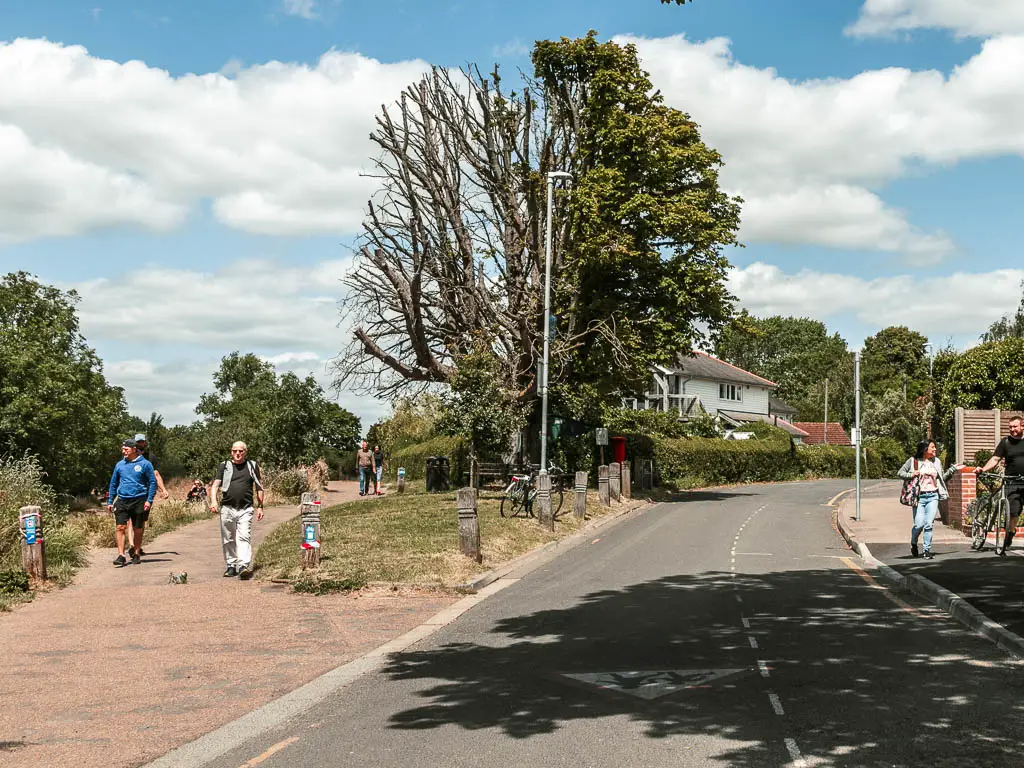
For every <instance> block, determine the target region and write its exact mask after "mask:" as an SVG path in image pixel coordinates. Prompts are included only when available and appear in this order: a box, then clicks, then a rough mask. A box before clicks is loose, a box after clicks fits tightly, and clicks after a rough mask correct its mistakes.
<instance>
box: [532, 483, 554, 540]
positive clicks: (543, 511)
mask: <svg viewBox="0 0 1024 768" xmlns="http://www.w3.org/2000/svg"><path fill="white" fill-rule="evenodd" d="M533 503H534V504H536V505H537V522H538V523H540V524H541V525H542V526H544V527H545V528H547V529H548V530H549V531H553V530H555V516H554V515H552V514H551V475H549V474H548V473H547V472H542V473H540V474H539V475H537V498H536V499H534V501H533Z"/></svg>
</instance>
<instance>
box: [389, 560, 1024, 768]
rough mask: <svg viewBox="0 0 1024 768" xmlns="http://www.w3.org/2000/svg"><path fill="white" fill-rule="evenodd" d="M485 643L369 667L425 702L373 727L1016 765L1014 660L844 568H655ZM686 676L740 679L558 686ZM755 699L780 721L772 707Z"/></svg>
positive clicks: (745, 755) (725, 753) (872, 760)
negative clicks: (700, 740) (598, 729)
mask: <svg viewBox="0 0 1024 768" xmlns="http://www.w3.org/2000/svg"><path fill="white" fill-rule="evenodd" d="M529 585H530V581H529V578H527V579H524V580H523V581H521V582H520V583H519V584H518V585H516V587H513V589H523V588H525V589H529ZM737 597H738V598H739V599H737ZM472 616H473V614H469V615H468V616H467V618H471V617H472ZM743 618H745V619H746V620H747V621H748V622H749V624H750V629H749V630H748V629H746V628H745V627H744V626H743V624H742V623H741V621H742V619H743ZM485 637H486V640H484V641H483V642H484V643H486V644H474V643H457V644H449V645H446V646H443V647H441V648H438V649H434V650H424V651H414V652H407V653H401V654H397V655H396V656H394V657H392V658H391V660H390V661H389V663H388V665H387V667H386V669H385V672H386V674H387V675H389V676H390V677H391V678H392V679H394V680H409V681H417V685H418V691H417V694H416V695H418V696H420V697H422V699H424V700H425V701H424V703H423V704H422V705H421V706H417V707H414V708H410V709H406V710H404V711H400V712H397V713H395V714H394V715H393V716H392V718H391V721H390V727H392V728H395V729H404V730H410V729H411V730H423V729H434V728H441V727H442V726H446V725H450V724H455V725H458V726H461V727H463V728H465V729H468V730H478V729H499V730H500V731H502V732H503V733H504V734H506V735H507V736H509V737H512V738H514V739H528V738H531V737H534V736H539V735H542V734H549V733H553V732H555V731H557V730H558V729H559V728H560V727H561V725H562V724H564V723H567V722H569V721H573V720H582V719H600V718H613V717H620V718H621V717H627V718H629V719H630V720H632V721H634V722H640V723H643V725H644V733H645V734H646V736H647V737H649V738H651V739H663V738H666V737H674V736H691V735H692V736H711V737H716V738H717V739H719V740H721V741H720V742H719V744H723V743H724V745H725V746H724V747H722V749H721V751H720V752H719V753H718V754H717V755H716V758H715V759H716V760H717V761H719V762H721V763H722V764H725V765H730V766H750V767H751V768H753V767H754V766H757V767H758V768H760V767H761V766H764V765H778V764H783V763H786V762H788V760H789V757H788V753H787V750H786V746H785V744H784V743H783V739H782V734H783V733H786V734H791V735H793V736H794V737H795V738H796V739H797V741H798V742H799V746H800V749H801V750H802V751H803V754H804V756H805V757H813V758H814V759H815V762H812V763H810V764H814V765H843V766H854V765H856V766H882V765H885V766H892V765H907V766H921V765H930V766H931V767H932V768H936V767H938V768H941V767H942V766H952V765H957V766H964V765H969V766H976V765H993V766H997V765H998V766H1005V765H1012V764H1015V763H1016V762H1017V759H1018V756H1017V755H1016V752H1015V750H1016V743H1017V726H1016V723H1017V722H1018V721H1019V719H1020V716H1021V713H1022V711H1024V697H1022V694H1024V678H1022V674H1021V671H1020V669H1019V667H1017V666H1016V665H1015V664H1014V665H1013V666H1012V667H1011V666H1010V662H1009V661H1008V659H1007V657H1006V656H1004V655H1003V654H1002V653H1001V652H999V651H997V650H996V649H995V647H994V646H992V645H990V644H989V643H988V642H987V641H985V640H983V639H981V638H979V637H976V636H974V635H972V634H970V633H968V632H967V631H966V630H964V629H962V628H961V627H960V626H959V625H957V624H955V623H953V622H952V621H951V620H949V619H946V618H945V617H943V616H940V615H938V614H934V615H933V614H931V613H930V612H926V613H925V614H920V613H918V614H916V615H915V614H914V613H911V612H908V611H907V610H904V609H903V608H901V607H900V606H899V605H897V604H895V603H893V602H890V601H889V600H887V599H886V598H885V595H884V594H883V593H881V592H880V591H878V590H874V589H871V588H870V587H869V586H868V585H867V584H866V583H865V581H864V580H863V579H862V578H861V577H860V576H859V575H857V574H856V573H854V572H853V571H849V570H845V569H843V570H830V569H818V570H800V571H797V570H794V571H786V572H776V573H769V574H763V575H742V576H736V577H733V576H731V575H730V574H728V573H718V572H707V573H703V574H699V575H696V576H692V575H679V576H672V577H667V578H663V579H658V580H655V581H648V582H643V583H638V584H634V585H631V586H628V587H625V588H623V589H619V590H608V591H600V592H594V593H591V594H589V595H586V596H585V597H583V598H582V599H580V600H579V601H578V602H577V603H576V604H575V605H572V606H571V607H568V608H565V609H559V610H545V611H539V612H536V613H530V614H527V615H521V616H515V617H510V618H506V619H503V620H500V621H498V622H497V624H496V625H494V626H493V627H492V628H491V630H490V633H489V634H487V635H486V636H485ZM751 637H753V638H754V642H751ZM754 643H756V644H757V645H758V648H756V649H755V648H754V647H753V645H754ZM759 661H762V662H764V663H765V666H766V667H767V669H768V670H769V676H768V677H764V676H762V675H763V672H762V670H760V669H759V667H758V662H759ZM687 669H744V670H746V672H745V674H741V675H736V676H734V677H731V678H726V679H725V680H723V681H720V682H715V683H712V684H710V686H709V687H706V688H699V689H690V690H684V691H679V692H676V693H673V694H670V695H666V696H664V697H661V698H655V699H653V700H651V701H646V700H644V699H642V698H638V697H636V696H633V695H630V694H629V693H626V692H617V691H607V690H601V689H599V688H597V687H595V686H593V685H588V684H586V683H581V682H580V681H579V680H576V679H570V678H566V677H565V675H566V674H580V673H595V672H609V671H637V670H687ZM770 692H772V693H776V694H777V695H778V696H779V699H780V701H781V702H782V704H783V706H784V707H785V715H783V716H779V715H778V714H777V713H775V712H773V708H772V705H771V702H770V700H769V698H768V694H769V693H770ZM782 724H784V725H782ZM717 748H718V747H716V749H717Z"/></svg>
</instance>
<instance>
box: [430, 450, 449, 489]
mask: <svg viewBox="0 0 1024 768" xmlns="http://www.w3.org/2000/svg"><path fill="white" fill-rule="evenodd" d="M434 461H436V462H437V463H436V465H435V466H436V467H437V469H436V472H437V477H436V479H435V481H434V483H435V484H434V490H435V491H447V490H450V488H451V485H450V484H449V482H448V478H449V476H450V474H451V466H450V465H449V464H448V457H447V456H435V457H434Z"/></svg>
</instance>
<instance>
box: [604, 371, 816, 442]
mask: <svg viewBox="0 0 1024 768" xmlns="http://www.w3.org/2000/svg"><path fill="white" fill-rule="evenodd" d="M652 373H653V375H652V377H651V384H650V386H649V387H648V391H647V392H646V393H645V394H644V395H643V396H638V397H627V398H623V402H622V404H623V406H624V407H626V408H633V409H635V410H653V411H665V412H667V413H678V414H679V418H681V419H688V418H690V417H692V416H697V415H699V414H701V413H707V414H709V415H711V416H716V417H718V419H719V420H720V421H721V422H722V423H723V424H724V425H725V426H727V427H732V428H739V427H742V426H743V424H749V423H750V422H753V421H763V422H766V423H768V424H777V425H778V426H779V427H782V428H783V429H785V430H786V431H787V432H789V433H790V434H791V435H792V436H793V437H794V438H795V439H797V440H798V441H799V440H800V439H801V438H802V437H804V436H805V435H806V433H805V432H804V431H803V430H800V429H797V428H796V427H794V426H793V425H792V424H791V423H790V420H791V418H792V416H793V414H794V413H795V411H794V410H793V409H792V408H790V407H789V406H787V405H786V404H785V403H783V402H782V401H781V400H779V399H777V398H776V397H774V395H773V394H772V393H773V391H774V390H775V388H776V384H775V382H772V381H768V379H765V378H762V377H761V376H758V375H756V374H753V373H750V371H745V370H743V369H742V368H737V367H736V366H735V365H730V364H729V363H727V362H725V361H724V360H719V359H718V358H717V357H712V356H711V355H708V354H705V353H704V352H695V353H694V355H693V356H692V357H691V356H685V355H680V357H679V359H678V361H677V363H676V365H675V366H674V367H672V368H665V367H662V366H656V367H655V369H654V371H653V372H652Z"/></svg>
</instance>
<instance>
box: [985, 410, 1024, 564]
mask: <svg viewBox="0 0 1024 768" xmlns="http://www.w3.org/2000/svg"><path fill="white" fill-rule="evenodd" d="M1000 463H1002V464H1003V465H1004V470H1003V471H1004V473H1005V475H1006V498H1007V501H1009V503H1010V519H1009V522H1008V523H1007V525H1006V538H1005V539H1004V540H1003V543H1002V545H1001V546H997V547H996V554H997V555H999V556H1000V557H1004V556H1005V555H1006V550H1008V549H1009V548H1010V542H1011V541H1013V535H1014V533H1016V532H1017V518H1018V517H1020V513H1021V508H1022V507H1024V423H1022V422H1021V418H1020V416H1014V417H1013V418H1012V419H1010V434H1009V435H1008V436H1007V437H1004V438H1003V439H1002V440H1000V441H999V444H998V445H997V446H996V449H995V451H993V453H992V458H990V459H989V460H988V461H986V462H985V466H983V467H979V468H977V469H975V470H974V471H975V472H977V473H979V474H980V473H982V472H989V471H991V470H992V469H994V468H995V467H996V466H997V465H998V464H1000Z"/></svg>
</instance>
